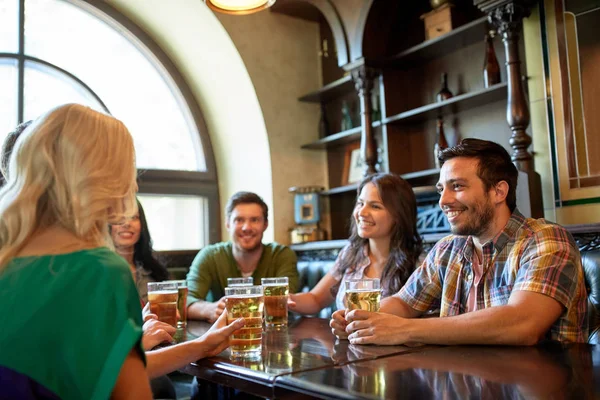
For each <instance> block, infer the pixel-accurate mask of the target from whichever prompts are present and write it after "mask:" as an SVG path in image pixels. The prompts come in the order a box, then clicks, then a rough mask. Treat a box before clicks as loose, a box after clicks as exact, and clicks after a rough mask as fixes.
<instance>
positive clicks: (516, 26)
mask: <svg viewBox="0 0 600 400" xmlns="http://www.w3.org/2000/svg"><path fill="white" fill-rule="evenodd" d="M536 3H537V1H533V0H521V1H518V0H500V1H498V0H475V1H474V4H475V5H476V6H478V7H479V8H480V9H481V10H482V11H483V12H486V13H487V14H488V19H489V21H490V23H491V24H492V25H493V26H494V27H495V28H496V30H497V31H498V34H499V35H500V36H501V37H502V43H504V51H505V53H506V76H507V81H508V104H507V107H506V120H507V122H508V125H509V126H510V129H511V131H512V135H511V137H510V141H509V143H510V145H511V146H512V148H513V154H512V160H513V162H514V163H515V165H516V166H517V169H518V170H519V171H523V172H525V173H526V174H527V181H528V184H529V201H530V204H531V216H532V217H534V218H541V217H543V216H544V206H543V202H542V184H541V178H540V175H539V174H538V173H537V172H535V167H534V162H533V156H532V154H531V153H530V152H529V150H528V148H529V146H530V145H531V137H530V136H529V135H528V134H527V132H526V130H527V127H528V126H529V122H530V117H529V106H528V103H527V97H526V96H525V89H524V87H523V81H522V79H521V60H520V59H519V40H520V35H521V30H522V27H523V18H526V17H528V16H529V14H530V13H531V8H532V7H533V6H534V5H535V4H536Z"/></svg>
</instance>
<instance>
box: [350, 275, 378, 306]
mask: <svg viewBox="0 0 600 400" xmlns="http://www.w3.org/2000/svg"><path fill="white" fill-rule="evenodd" d="M380 300H381V288H380V286H379V279H349V280H347V281H346V296H345V302H346V308H347V309H348V310H365V311H374V312H377V311H379V302H380Z"/></svg>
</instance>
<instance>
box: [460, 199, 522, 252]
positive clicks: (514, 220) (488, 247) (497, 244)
mask: <svg viewBox="0 0 600 400" xmlns="http://www.w3.org/2000/svg"><path fill="white" fill-rule="evenodd" d="M524 222H525V217H524V216H523V214H521V212H520V211H519V210H518V209H516V208H515V210H514V211H513V213H512V215H511V216H510V218H509V219H508V222H507V223H506V225H505V226H504V229H502V230H501V231H500V232H499V233H498V234H497V235H496V236H495V237H494V238H493V239H492V240H490V241H489V242H487V243H485V244H484V245H483V258H484V259H485V258H486V255H488V256H490V255H492V254H494V250H495V251H496V254H497V253H500V252H501V251H502V249H503V248H504V247H505V246H506V244H507V243H508V242H509V241H510V239H511V238H513V237H514V236H515V233H516V232H517V230H519V228H521V226H523V223H524ZM473 249H474V244H473V236H470V235H469V236H468V237H467V240H466V242H465V245H464V246H463V248H462V257H463V259H464V261H467V262H470V261H471V260H472V259H473ZM482 262H483V260H482Z"/></svg>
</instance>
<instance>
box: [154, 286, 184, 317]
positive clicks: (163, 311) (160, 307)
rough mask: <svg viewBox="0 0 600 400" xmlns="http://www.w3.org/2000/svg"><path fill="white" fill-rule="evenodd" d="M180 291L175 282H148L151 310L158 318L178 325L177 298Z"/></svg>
mask: <svg viewBox="0 0 600 400" xmlns="http://www.w3.org/2000/svg"><path fill="white" fill-rule="evenodd" d="M178 297H179V293H178V291H177V284H176V283H175V282H148V302H149V303H150V312H151V313H153V314H156V315H157V316H158V320H159V321H162V322H165V323H167V324H169V325H172V326H173V327H177V299H178Z"/></svg>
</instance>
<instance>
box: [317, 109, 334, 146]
mask: <svg viewBox="0 0 600 400" xmlns="http://www.w3.org/2000/svg"><path fill="white" fill-rule="evenodd" d="M330 133H331V132H330V131H329V121H328V120H327V110H326V109H325V104H323V103H321V118H320V119H319V138H321V139H322V138H324V137H327V136H329V134H330Z"/></svg>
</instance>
